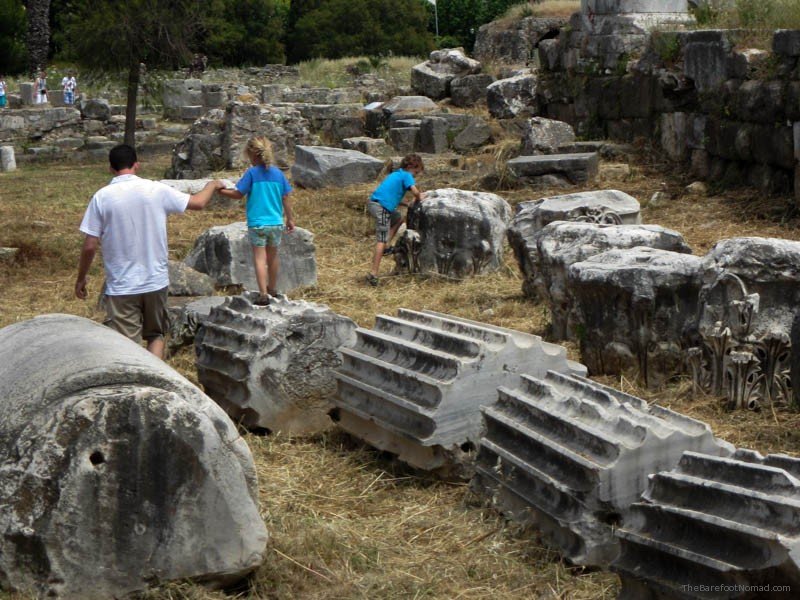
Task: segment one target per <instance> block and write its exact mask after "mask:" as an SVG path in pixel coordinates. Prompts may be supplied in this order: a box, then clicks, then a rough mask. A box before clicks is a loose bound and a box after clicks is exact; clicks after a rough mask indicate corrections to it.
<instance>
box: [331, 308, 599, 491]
mask: <svg viewBox="0 0 800 600" xmlns="http://www.w3.org/2000/svg"><path fill="white" fill-rule="evenodd" d="M356 335H357V341H356V344H355V345H354V346H353V347H352V348H343V349H342V351H341V352H342V359H343V363H342V367H341V368H340V369H339V370H338V372H337V374H336V377H337V379H338V391H337V395H336V397H335V398H334V401H333V402H334V404H335V405H336V406H337V408H338V418H339V424H340V426H341V427H343V428H344V429H345V430H347V431H349V432H350V433H352V434H353V435H355V436H356V437H358V438H360V439H363V440H365V441H366V442H368V443H369V444H371V445H373V446H375V447H377V448H380V449H381V450H386V451H389V452H392V453H394V454H397V455H398V457H399V458H400V460H403V461H405V462H407V463H409V464H411V465H412V466H414V467H417V468H420V469H425V470H429V471H434V470H439V471H440V472H444V473H446V474H448V475H453V474H461V475H463V471H459V469H463V464H464V460H465V459H466V458H468V457H469V455H468V452H469V450H470V449H471V448H474V447H475V445H476V444H477V442H478V438H479V437H480V428H481V416H480V406H481V405H485V404H491V403H492V402H493V401H494V400H495V399H496V397H497V392H496V390H497V387H498V386H499V385H503V384H505V383H508V382H510V381H511V380H512V379H513V378H515V377H516V375H515V373H517V372H520V371H528V372H533V373H537V374H539V375H542V376H543V375H544V373H546V372H547V371H548V370H556V371H558V372H563V373H576V374H581V373H584V372H585V369H584V368H583V366H582V365H579V364H577V363H574V362H572V361H569V360H567V357H566V350H565V349H564V348H562V347H561V346H556V345H555V344H549V343H547V342H544V341H542V339H541V338H539V337H538V336H535V335H530V334H526V333H522V332H519V331H514V330H511V329H505V328H502V327H495V326H492V325H487V324H484V323H478V322H476V321H470V320H467V319H461V318H458V317H453V316H450V315H444V314H440V313H435V312H431V311H424V312H417V311H412V310H406V309H400V311H399V312H398V315H397V317H390V316H386V315H379V316H378V317H377V319H376V321H375V328H374V329H373V330H367V329H358V330H357V331H356Z"/></svg>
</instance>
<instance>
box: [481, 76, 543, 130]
mask: <svg viewBox="0 0 800 600" xmlns="http://www.w3.org/2000/svg"><path fill="white" fill-rule="evenodd" d="M536 81H537V78H536V76H535V75H533V74H532V73H523V74H521V75H516V76H514V77H509V78H508V79H500V80H499V81H495V82H494V83H492V84H491V85H489V86H488V87H487V88H486V104H487V106H488V108H489V113H490V114H491V115H492V117H494V118H495V119H513V118H515V117H531V116H534V115H536V114H537V113H538V112H539V102H538V100H537V99H536Z"/></svg>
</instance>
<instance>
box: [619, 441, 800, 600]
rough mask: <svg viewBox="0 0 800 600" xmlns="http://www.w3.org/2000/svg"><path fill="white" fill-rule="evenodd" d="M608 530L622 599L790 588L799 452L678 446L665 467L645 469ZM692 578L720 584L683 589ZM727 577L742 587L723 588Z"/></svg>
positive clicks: (796, 565) (799, 560)
mask: <svg viewBox="0 0 800 600" xmlns="http://www.w3.org/2000/svg"><path fill="white" fill-rule="evenodd" d="M615 534H616V537H617V539H618V540H619V541H620V544H621V550H622V551H621V554H620V556H619V558H617V560H616V561H615V562H614V564H613V565H612V567H611V568H612V570H614V571H616V572H617V573H619V575H620V578H621V579H622V590H621V592H620V596H619V598H621V599H624V600H634V599H636V600H639V599H641V598H648V599H651V598H711V597H715V598H722V597H725V598H737V597H742V598H745V597H748V598H756V597H758V598H769V597H778V596H781V595H785V594H786V593H787V592H788V590H792V591H795V590H797V589H800V459H797V458H792V457H789V456H785V455H780V454H779V455H769V456H766V457H764V456H761V455H760V454H758V453H756V452H751V451H747V450H738V451H736V453H735V454H734V455H733V456H731V457H729V458H722V457H718V456H707V455H704V454H703V453H697V452H686V453H685V454H684V455H683V457H682V458H681V460H680V463H679V464H678V465H677V467H676V468H675V469H673V470H671V471H668V472H661V473H658V474H657V475H654V476H652V478H651V480H650V485H649V488H648V490H647V492H646V493H645V494H644V495H643V496H642V499H641V501H640V502H637V503H636V504H634V505H633V506H632V507H631V511H630V514H629V516H626V517H625V519H624V522H623V524H622V526H621V527H620V528H618V529H617V530H616V532H615ZM695 582H697V583H702V584H703V585H704V586H707V589H711V590H713V589H715V588H716V589H721V590H728V591H727V592H725V593H724V594H719V595H713V594H711V595H710V594H708V593H707V592H706V593H705V594H704V593H702V590H700V589H687V587H686V585H687V584H693V583H695ZM734 586H742V587H744V586H752V587H751V593H750V594H741V595H739V594H736V593H731V592H732V591H733V590H735V587H734ZM779 586H780V587H779ZM783 586H785V587H783ZM781 588H783V590H782V593H778V592H777V591H776V590H779V589H781ZM766 590H773V593H763V592H765V591H766Z"/></svg>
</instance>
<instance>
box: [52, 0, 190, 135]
mask: <svg viewBox="0 0 800 600" xmlns="http://www.w3.org/2000/svg"><path fill="white" fill-rule="evenodd" d="M205 4H206V3H205V2H203V1H202V0H171V1H170V2H163V1H160V0H126V1H125V2H118V1H116V0H76V1H75V2H73V3H72V4H71V8H70V10H69V13H68V14H67V15H66V16H65V19H64V29H65V31H64V33H65V36H64V37H65V40H66V44H68V49H67V52H69V53H71V54H73V55H74V56H75V57H76V58H77V59H78V60H79V61H80V62H82V63H84V64H86V65H88V66H93V67H99V68H106V69H120V68H121V69H126V70H127V71H128V99H127V106H126V109H125V143H126V144H130V145H131V146H133V145H135V139H134V132H135V128H136V99H137V94H138V89H139V78H140V74H141V64H142V63H144V64H146V65H147V66H148V67H151V66H163V67H170V68H176V67H179V66H180V65H181V64H185V63H186V62H187V61H188V60H189V58H190V56H191V51H190V48H191V47H192V44H193V43H194V41H195V39H196V37H197V34H198V32H199V31H200V29H201V27H202V14H203V9H204V7H205Z"/></svg>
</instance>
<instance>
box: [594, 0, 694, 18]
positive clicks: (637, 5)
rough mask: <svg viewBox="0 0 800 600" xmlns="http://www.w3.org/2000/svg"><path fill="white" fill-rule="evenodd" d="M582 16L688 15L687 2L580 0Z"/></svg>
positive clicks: (685, 0) (674, 0) (680, 0)
mask: <svg viewBox="0 0 800 600" xmlns="http://www.w3.org/2000/svg"><path fill="white" fill-rule="evenodd" d="M581 11H582V12H583V13H584V14H587V13H593V14H596V15H622V14H628V13H688V12H689V5H688V2H687V0H581Z"/></svg>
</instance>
